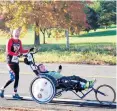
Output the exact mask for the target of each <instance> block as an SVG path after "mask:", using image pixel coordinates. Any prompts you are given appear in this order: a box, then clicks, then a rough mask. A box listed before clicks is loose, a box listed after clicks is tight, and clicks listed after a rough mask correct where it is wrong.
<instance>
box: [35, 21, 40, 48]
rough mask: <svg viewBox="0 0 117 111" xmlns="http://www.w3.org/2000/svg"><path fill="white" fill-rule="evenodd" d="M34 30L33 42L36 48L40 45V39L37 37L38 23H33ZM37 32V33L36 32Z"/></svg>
mask: <svg viewBox="0 0 117 111" xmlns="http://www.w3.org/2000/svg"><path fill="white" fill-rule="evenodd" d="M35 25H36V28H35V40H34V45H35V46H36V47H38V46H39V45H40V37H39V29H38V28H39V25H38V22H35ZM37 30H38V31H37Z"/></svg>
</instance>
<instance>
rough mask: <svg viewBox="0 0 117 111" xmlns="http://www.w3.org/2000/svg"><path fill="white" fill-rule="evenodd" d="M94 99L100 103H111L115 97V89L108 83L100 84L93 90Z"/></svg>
mask: <svg viewBox="0 0 117 111" xmlns="http://www.w3.org/2000/svg"><path fill="white" fill-rule="evenodd" d="M95 96H96V99H97V100H98V101H99V102H100V103H101V104H106V103H107V104H109V105H111V104H112V103H113V102H114V101H115V99H116V93H115V90H114V89H113V88H112V87H111V86H109V85H106V84H104V85H100V86H99V87H98V88H97V89H96V92H95Z"/></svg>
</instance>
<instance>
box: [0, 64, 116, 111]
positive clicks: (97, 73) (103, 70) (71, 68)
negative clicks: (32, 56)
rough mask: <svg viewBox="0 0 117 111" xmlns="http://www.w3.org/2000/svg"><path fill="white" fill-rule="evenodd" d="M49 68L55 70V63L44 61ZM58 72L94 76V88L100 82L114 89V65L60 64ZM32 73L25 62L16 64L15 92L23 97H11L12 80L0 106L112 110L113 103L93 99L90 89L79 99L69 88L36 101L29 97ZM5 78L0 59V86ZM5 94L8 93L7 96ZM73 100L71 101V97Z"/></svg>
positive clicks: (53, 110) (52, 110) (65, 110)
mask: <svg viewBox="0 0 117 111" xmlns="http://www.w3.org/2000/svg"><path fill="white" fill-rule="evenodd" d="M45 65H46V66H47V68H48V69H50V70H57V68H58V65H59V64H45ZM62 66H63V70H62V74H64V75H65V76H70V75H77V76H80V77H83V78H86V79H88V80H91V79H93V78H96V80H97V82H96V83H95V88H97V87H98V86H99V85H102V84H108V85H110V86H112V87H113V88H114V89H115V90H116V66H100V65H78V64H62ZM35 77H36V76H35V75H34V74H33V72H32V70H31V69H30V67H29V66H27V65H25V64H23V63H21V64H20V81H19V89H18V92H19V94H20V95H21V96H23V97H24V100H13V99H12V98H11V97H10V96H11V95H12V94H13V84H11V85H10V86H9V87H8V88H7V89H6V90H5V95H6V97H5V98H4V99H1V98H0V107H17V108H30V109H31V108H33V109H43V110H47V111H70V110H71V111H79V110H83V111H89V110H90V111H94V110H95V111H115V110H116V103H114V105H112V106H108V105H100V104H98V103H97V101H96V99H95V94H94V93H93V92H91V93H90V94H89V95H88V96H86V97H85V98H84V99H85V100H83V101H81V100H79V98H78V97H76V95H74V94H73V93H71V92H64V93H63V95H62V96H61V97H59V98H57V99H54V100H53V101H52V102H51V103H48V104H46V105H45V104H38V103H36V102H35V101H33V100H32V99H31V97H30V91H29V87H30V83H31V81H32V80H33V79H34V78H35ZM8 79H9V75H8V71H7V68H6V64H5V63H0V87H2V86H3V85H4V84H5V82H6V81H7V80H8ZM7 95H8V96H7ZM73 100H75V101H73Z"/></svg>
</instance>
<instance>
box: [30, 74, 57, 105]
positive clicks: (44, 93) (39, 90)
mask: <svg viewBox="0 0 117 111" xmlns="http://www.w3.org/2000/svg"><path fill="white" fill-rule="evenodd" d="M55 93H56V88H55V83H54V82H53V80H52V78H51V77H50V76H46V75H42V76H40V77H37V78H35V79H34V80H33V81H32V83H31V85H30V94H31V96H32V98H33V99H34V100H35V101H36V102H38V103H40V104H44V103H49V102H50V101H51V100H52V99H53V98H54V96H55Z"/></svg>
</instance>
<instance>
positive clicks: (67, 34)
mask: <svg viewBox="0 0 117 111" xmlns="http://www.w3.org/2000/svg"><path fill="white" fill-rule="evenodd" d="M65 36H66V48H67V49H68V50H69V46H70V44H69V31H68V30H65Z"/></svg>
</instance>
